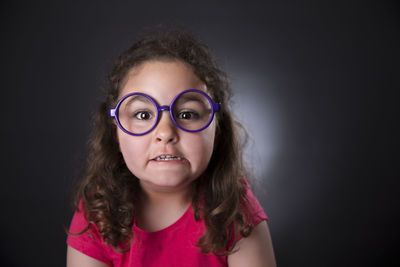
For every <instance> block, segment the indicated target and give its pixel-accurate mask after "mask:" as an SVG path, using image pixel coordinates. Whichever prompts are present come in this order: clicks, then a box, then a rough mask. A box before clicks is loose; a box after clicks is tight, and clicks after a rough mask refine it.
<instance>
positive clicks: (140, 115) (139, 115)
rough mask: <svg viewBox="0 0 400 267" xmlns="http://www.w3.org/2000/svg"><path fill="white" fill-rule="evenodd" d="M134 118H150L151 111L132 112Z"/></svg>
mask: <svg viewBox="0 0 400 267" xmlns="http://www.w3.org/2000/svg"><path fill="white" fill-rule="evenodd" d="M134 116H135V118H136V119H138V120H149V119H151V117H152V116H151V113H150V112H148V111H139V112H136V113H135V114H134Z"/></svg>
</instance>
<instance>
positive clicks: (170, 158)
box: [156, 156, 182, 161]
mask: <svg viewBox="0 0 400 267" xmlns="http://www.w3.org/2000/svg"><path fill="white" fill-rule="evenodd" d="M156 160H158V161H168V160H182V158H180V157H174V156H159V157H157V158H156Z"/></svg>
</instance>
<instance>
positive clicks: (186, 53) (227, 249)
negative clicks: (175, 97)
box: [69, 30, 253, 256]
mask: <svg viewBox="0 0 400 267" xmlns="http://www.w3.org/2000/svg"><path fill="white" fill-rule="evenodd" d="M149 60H171V61H174V60H175V61H181V62H184V63H187V64H189V65H190V66H191V67H192V69H193V71H194V73H195V74H196V75H197V76H198V78H199V79H200V80H202V81H203V82H204V83H205V84H206V86H207V88H208V92H209V93H210V94H211V97H212V98H213V100H214V101H216V102H221V103H222V106H221V110H220V111H219V112H218V113H217V115H216V119H217V123H216V125H217V127H216V135H215V144H214V151H213V154H212V156H211V159H210V162H209V164H208V167H207V169H206V170H205V172H204V173H203V174H202V175H201V176H200V177H199V178H198V179H197V180H196V182H195V183H196V184H195V186H196V190H195V193H194V196H193V200H192V204H193V208H194V216H195V219H196V220H200V219H203V220H204V222H205V225H206V232H205V234H204V235H203V236H202V237H201V238H200V240H199V241H198V246H199V247H200V248H201V250H202V252H203V253H214V254H215V255H217V256H226V255H229V254H231V253H233V252H234V251H233V247H234V245H235V244H236V242H237V240H238V237H239V233H240V235H242V236H243V237H247V236H248V235H250V233H251V231H252V229H253V226H252V225H251V224H250V223H249V218H248V217H249V216H248V214H247V213H246V211H247V210H248V209H247V205H248V203H247V200H246V186H247V185H246V183H247V181H246V180H245V179H241V178H240V177H244V176H245V175H246V173H245V168H244V165H243V160H242V150H241V147H242V146H241V142H240V141H239V139H240V138H239V132H238V130H239V129H240V128H241V126H240V125H239V124H238V123H237V122H236V121H235V120H234V119H233V117H232V115H231V112H230V110H229V106H228V103H229V100H230V98H231V96H232V90H231V87H230V85H229V82H228V79H227V75H226V74H225V72H223V71H222V70H221V69H220V68H219V67H218V65H217V64H216V62H215V60H214V59H213V57H212V56H211V53H210V50H209V48H208V47H207V46H206V45H205V44H203V43H201V42H199V41H198V40H196V39H195V38H194V37H193V36H192V35H190V34H188V33H186V32H184V31H181V30H169V31H162V32H161V31H160V32H156V33H153V34H151V35H147V36H146V37H144V38H142V39H140V40H139V41H137V42H136V43H134V44H133V46H132V47H130V48H129V49H128V50H126V51H125V52H123V53H122V54H121V55H120V56H119V57H118V58H117V60H116V61H115V64H114V66H113V68H112V71H111V73H110V75H109V76H108V85H107V88H106V92H105V97H104V101H102V102H101V104H100V106H99V109H98V110H97V113H96V114H95V120H94V129H93V132H92V135H91V138H90V140H89V154H88V159H87V162H86V168H85V174H84V177H83V178H84V179H83V180H82V181H81V182H80V186H79V188H78V190H77V192H76V196H75V199H74V205H75V208H76V209H79V203H80V202H82V204H83V211H84V214H85V217H86V219H87V220H88V222H89V225H88V227H86V228H85V229H84V230H83V231H82V232H81V233H78V234H82V233H84V232H85V231H87V230H88V229H89V228H90V225H95V226H97V228H98V230H99V232H100V234H101V236H102V238H103V241H104V242H105V243H106V244H108V245H110V246H112V247H114V249H116V250H117V251H119V252H121V251H127V250H129V247H130V242H131V241H132V240H133V233H132V224H133V221H134V217H135V214H136V211H137V208H136V206H135V205H136V203H138V201H139V194H140V190H141V189H140V184H139V182H138V179H137V178H136V177H135V176H134V175H133V174H132V173H131V172H130V171H129V170H128V168H127V166H126V164H125V162H124V160H123V157H122V154H121V152H120V150H119V146H118V143H117V138H116V126H115V124H114V123H113V120H112V119H110V118H109V117H108V110H109V109H110V108H113V107H114V106H115V104H116V102H117V101H118V96H119V93H120V90H121V87H122V84H123V82H124V79H125V76H126V75H127V73H128V72H129V71H130V70H131V69H132V68H134V67H136V66H138V65H140V64H141V63H143V62H146V61H149ZM200 199H204V201H203V202H201V201H200ZM69 234H72V233H69Z"/></svg>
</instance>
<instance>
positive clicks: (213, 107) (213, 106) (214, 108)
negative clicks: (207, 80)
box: [108, 89, 221, 136]
mask: <svg viewBox="0 0 400 267" xmlns="http://www.w3.org/2000/svg"><path fill="white" fill-rule="evenodd" d="M188 92H197V93H200V94H202V95H203V96H205V97H206V98H207V100H208V102H210V106H211V116H210V119H209V121H208V122H207V123H206V125H204V126H203V127H202V128H200V129H198V130H188V129H185V128H183V127H181V126H180V125H179V124H178V123H177V122H176V120H175V118H174V114H173V106H174V104H175V102H176V100H177V99H178V98H179V97H180V96H181V95H183V94H184V93H188ZM133 95H141V96H144V97H146V98H148V99H149V100H150V101H151V102H152V103H153V105H154V106H155V107H156V109H157V117H156V122H155V123H154V125H153V126H152V127H151V128H150V129H149V130H147V131H146V132H144V133H139V134H135V133H132V132H129V131H128V130H126V129H125V128H124V127H123V126H122V124H121V122H120V120H119V117H118V112H119V108H120V106H121V103H122V102H123V101H124V100H125V99H126V98H128V97H130V96H133ZM220 109H221V103H216V102H214V101H213V100H212V99H211V97H209V96H208V95H207V94H206V93H204V92H203V91H201V90H198V89H187V90H184V91H182V92H180V93H179V94H178V95H177V96H175V98H174V99H173V100H172V102H171V104H170V105H169V106H167V105H164V106H160V105H158V104H157V102H156V101H155V100H154V99H153V98H151V97H150V96H149V95H146V94H144V93H139V92H136V93H130V94H127V95H125V96H124V97H122V98H121V99H120V100H119V101H118V103H117V105H116V106H115V108H113V109H110V110H109V113H108V114H109V116H110V117H112V118H114V119H115V121H116V122H117V125H118V127H119V128H120V129H121V130H122V131H123V132H125V133H127V134H129V135H133V136H141V135H145V134H148V133H149V132H151V131H152V130H153V129H154V128H155V127H156V126H157V124H158V122H159V118H160V113H161V112H162V111H169V114H170V116H171V119H172V121H173V123H174V124H175V125H176V126H177V127H178V128H179V129H181V130H183V131H186V132H191V133H195V132H200V131H202V130H204V129H205V128H207V127H208V126H209V125H210V124H211V122H212V120H213V119H214V114H215V112H217V111H219V110H220Z"/></svg>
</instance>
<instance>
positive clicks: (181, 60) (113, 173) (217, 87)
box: [67, 31, 275, 267]
mask: <svg viewBox="0 0 400 267" xmlns="http://www.w3.org/2000/svg"><path fill="white" fill-rule="evenodd" d="M230 97H231V88H230V86H229V84H228V81H227V79H226V75H225V73H224V72H223V71H221V70H220V69H219V68H218V66H217V64H216V63H215V61H214V60H213V58H212V57H211V55H210V52H209V50H208V48H207V47H206V46H205V45H204V44H201V43H199V42H198V41H197V40H195V39H194V38H193V37H192V36H190V35H188V34H186V33H183V32H179V31H168V32H164V33H157V34H154V35H151V36H147V37H145V38H143V39H142V40H140V41H138V42H136V43H135V44H134V45H133V46H132V47H131V48H129V49H128V50H127V51H125V52H124V53H122V55H121V56H120V57H119V58H118V59H117V60H116V62H115V65H114V67H113V69H112V72H111V74H110V75H109V86H108V90H107V92H106V96H105V99H104V101H103V102H102V103H101V105H100V108H99V110H98V112H97V114H96V118H95V129H94V131H93V134H92V137H91V140H90V143H89V144H90V152H89V157H88V161H87V168H86V174H85V179H84V180H83V181H82V183H81V186H80V188H79V190H78V192H77V194H76V198H75V205H76V212H75V214H74V217H73V219H72V222H71V226H70V229H69V236H68V239H67V244H68V249H67V266H69V267H73V266H146V267H147V266H275V260H274V254H273V249H272V244H271V239H270V235H269V231H268V227H267V223H266V221H267V216H266V215H265V213H264V211H263V210H262V207H261V206H260V204H259V203H258V201H257V200H256V198H255V197H254V195H253V194H252V192H251V191H250V190H249V188H248V184H247V180H246V179H245V178H244V176H245V171H244V166H243V164H242V154H241V148H240V144H239V141H238V136H237V129H236V128H237V126H236V123H235V122H234V120H233V118H232V115H231V112H230V110H229V107H228V103H229V99H230Z"/></svg>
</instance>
